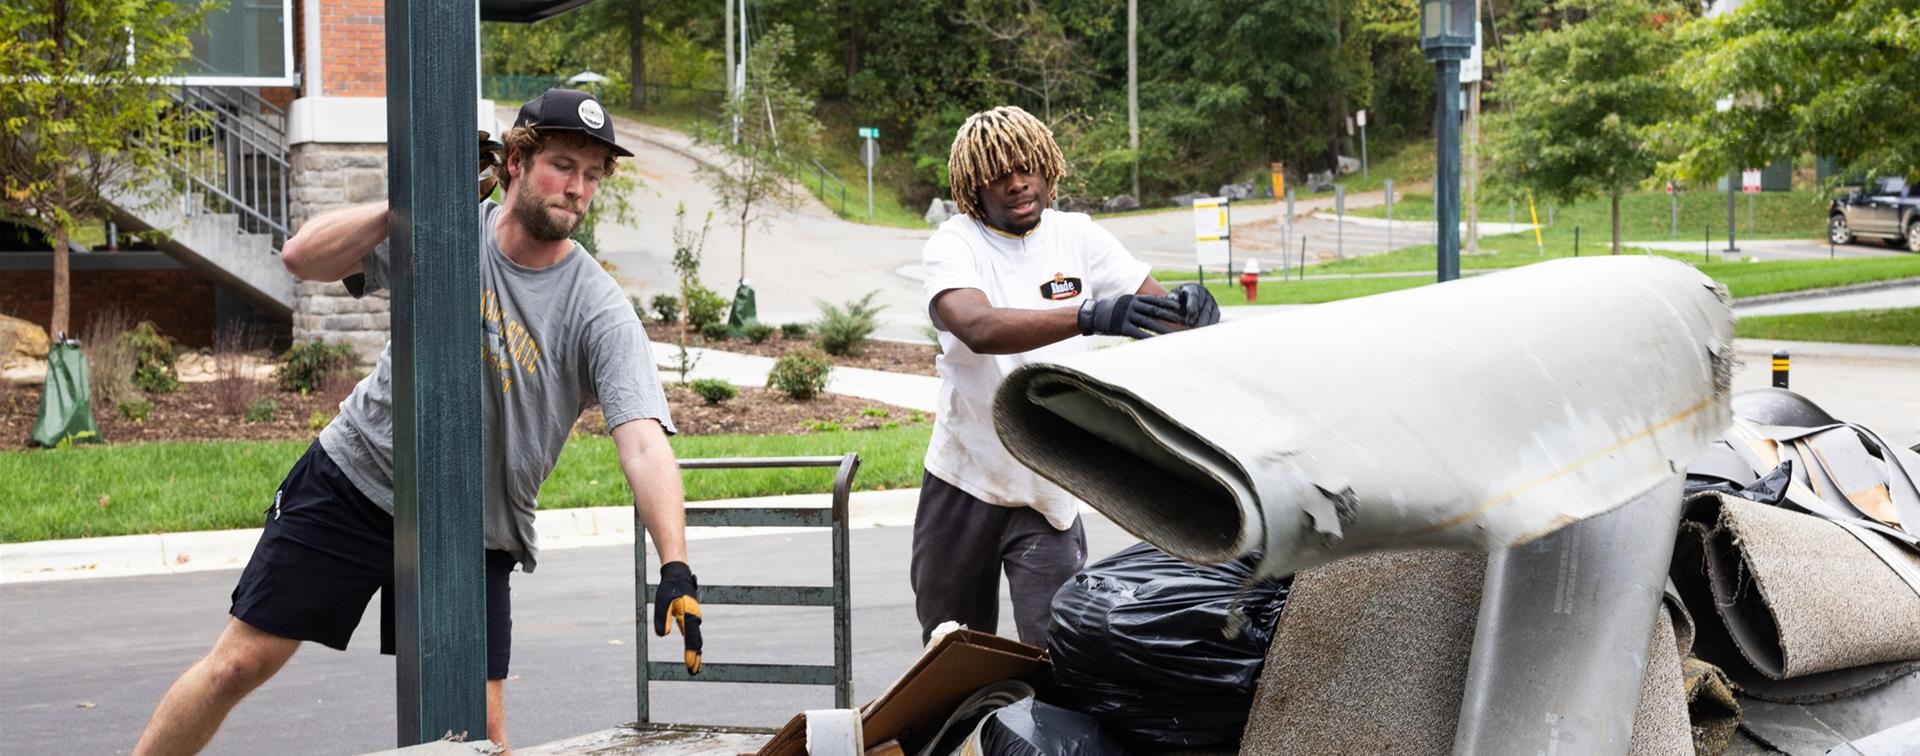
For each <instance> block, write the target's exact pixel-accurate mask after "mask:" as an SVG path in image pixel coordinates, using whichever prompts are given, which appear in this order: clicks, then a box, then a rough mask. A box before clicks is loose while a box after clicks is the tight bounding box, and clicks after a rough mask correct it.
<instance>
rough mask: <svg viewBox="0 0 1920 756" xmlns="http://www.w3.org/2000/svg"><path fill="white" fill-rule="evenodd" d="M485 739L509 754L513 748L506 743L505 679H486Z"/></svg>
mask: <svg viewBox="0 0 1920 756" xmlns="http://www.w3.org/2000/svg"><path fill="white" fill-rule="evenodd" d="M487 739H488V740H491V741H493V744H494V745H497V746H500V747H501V748H503V749H506V750H505V751H503V752H502V753H506V754H511V753H513V749H512V747H511V746H508V745H507V681H505V680H488V681H487Z"/></svg>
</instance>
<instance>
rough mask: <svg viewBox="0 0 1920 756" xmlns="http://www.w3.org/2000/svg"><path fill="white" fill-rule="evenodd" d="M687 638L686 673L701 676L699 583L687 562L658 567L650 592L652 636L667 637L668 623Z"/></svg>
mask: <svg viewBox="0 0 1920 756" xmlns="http://www.w3.org/2000/svg"><path fill="white" fill-rule="evenodd" d="M668 619H672V620H673V624H675V625H678V626H679V627H680V634H681V635H683V636H686V639H687V674H690V675H697V674H700V580H699V579H698V578H695V577H694V576H693V569H692V568H690V567H688V566H687V563H686V562H668V563H666V564H663V565H660V587H659V588H657V589H655V591H654V593H653V634H654V635H658V636H660V637H663V638H664V637H666V635H667V620H668Z"/></svg>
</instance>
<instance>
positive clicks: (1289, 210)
mask: <svg viewBox="0 0 1920 756" xmlns="http://www.w3.org/2000/svg"><path fill="white" fill-rule="evenodd" d="M1293 234H1294V228H1293V190H1292V189H1288V190H1287V246H1286V247H1284V248H1282V249H1281V250H1280V280H1282V281H1285V280H1287V277H1286V272H1287V254H1286V252H1287V250H1289V249H1293Z"/></svg>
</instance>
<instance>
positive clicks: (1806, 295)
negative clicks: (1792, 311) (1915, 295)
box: [1733, 278, 1920, 309]
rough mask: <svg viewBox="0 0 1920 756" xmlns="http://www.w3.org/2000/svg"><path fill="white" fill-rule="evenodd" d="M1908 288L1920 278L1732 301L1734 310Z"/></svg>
mask: <svg viewBox="0 0 1920 756" xmlns="http://www.w3.org/2000/svg"><path fill="white" fill-rule="evenodd" d="M1908 286H1920V278H1894V279H1889V280H1886V281H1868V282H1866V283H1857V284H1848V285H1846V286H1835V287H1832V288H1828V289H1804V290H1801V291H1783V292H1780V293H1778V294H1761V295H1759V296H1754V297H1742V298H1740V299H1735V300H1733V306H1734V308H1735V309H1738V308H1740V307H1741V306H1753V305H1763V304H1773V303H1775V302H1796V301H1799V300H1802V299H1820V298H1823V297H1837V296H1840V295H1842V294H1859V293H1862V292H1868V291H1880V290H1882V289H1903V288H1906V287H1908Z"/></svg>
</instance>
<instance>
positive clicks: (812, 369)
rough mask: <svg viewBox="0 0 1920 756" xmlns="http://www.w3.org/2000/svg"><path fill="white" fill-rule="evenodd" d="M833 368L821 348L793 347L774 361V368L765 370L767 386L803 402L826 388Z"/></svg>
mask: <svg viewBox="0 0 1920 756" xmlns="http://www.w3.org/2000/svg"><path fill="white" fill-rule="evenodd" d="M832 371H833V362H832V361H831V360H829V359H828V358H827V356H826V355H824V354H821V353H820V350H818V349H814V348H812V347H804V348H801V349H795V350H793V351H791V352H788V353H787V354H786V356H784V357H781V358H780V359H779V360H778V361H776V362H774V363H773V370H772V371H771V372H768V373H767V387H768V388H774V389H779V390H780V392H781V393H783V394H786V395H787V396H790V397H793V398H795V399H799V400H801V401H805V400H808V399H812V398H814V397H816V396H819V395H820V392H821V391H825V390H826V388H827V374H828V373H830V372H832Z"/></svg>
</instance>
